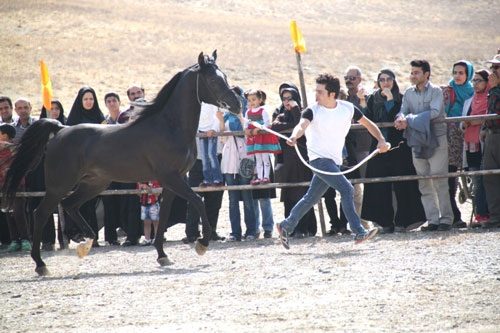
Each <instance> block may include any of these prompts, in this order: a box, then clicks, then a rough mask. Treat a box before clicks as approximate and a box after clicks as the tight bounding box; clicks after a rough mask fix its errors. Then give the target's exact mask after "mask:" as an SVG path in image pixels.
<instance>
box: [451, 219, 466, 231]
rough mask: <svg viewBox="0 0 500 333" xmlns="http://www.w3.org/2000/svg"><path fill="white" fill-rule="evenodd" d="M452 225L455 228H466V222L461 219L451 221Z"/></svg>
mask: <svg viewBox="0 0 500 333" xmlns="http://www.w3.org/2000/svg"><path fill="white" fill-rule="evenodd" d="M452 227H453V228H455V229H462V228H467V223H465V222H464V221H462V220H456V221H455V222H453V224H452Z"/></svg>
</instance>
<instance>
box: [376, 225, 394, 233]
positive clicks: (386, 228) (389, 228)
mask: <svg viewBox="0 0 500 333" xmlns="http://www.w3.org/2000/svg"><path fill="white" fill-rule="evenodd" d="M392 233H394V226H391V227H383V228H382V230H380V232H379V234H392Z"/></svg>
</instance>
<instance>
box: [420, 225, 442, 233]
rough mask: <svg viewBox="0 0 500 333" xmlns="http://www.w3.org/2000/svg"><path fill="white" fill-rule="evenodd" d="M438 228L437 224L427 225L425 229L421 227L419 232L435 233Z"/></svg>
mask: <svg viewBox="0 0 500 333" xmlns="http://www.w3.org/2000/svg"><path fill="white" fill-rule="evenodd" d="M438 228H439V224H429V225H428V226H427V227H422V228H420V230H422V231H437V230H438Z"/></svg>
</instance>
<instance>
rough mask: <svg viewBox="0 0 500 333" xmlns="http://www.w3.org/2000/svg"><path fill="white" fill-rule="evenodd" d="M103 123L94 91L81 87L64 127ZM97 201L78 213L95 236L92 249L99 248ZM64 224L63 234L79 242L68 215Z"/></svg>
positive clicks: (91, 201)
mask: <svg viewBox="0 0 500 333" xmlns="http://www.w3.org/2000/svg"><path fill="white" fill-rule="evenodd" d="M105 122H106V121H105V118H104V115H103V113H102V111H101V109H100V108H99V102H98V101H97V96H96V93H95V91H94V89H93V88H91V87H89V86H83V87H82V88H80V90H79V91H78V95H77V96H76V98H75V101H74V103H73V106H72V107H71V111H70V112H69V115H68V121H67V122H66V125H69V126H73V125H79V124H84V123H89V124H102V123H105ZM97 200H98V198H97V197H95V198H92V199H90V200H89V201H87V202H86V203H84V204H83V205H82V206H81V207H80V213H81V214H82V216H83V218H84V219H85V220H86V221H87V223H88V224H89V226H90V227H91V228H92V230H93V231H94V233H95V234H96V238H95V239H94V244H93V246H94V247H98V246H99V243H98V241H97V240H98V238H99V228H98V225H97V215H96V207H97ZM65 222H66V228H65V232H66V234H67V235H68V237H69V238H71V239H72V240H74V241H80V240H81V238H82V237H81V231H80V230H78V229H77V227H76V226H75V222H74V221H73V220H72V219H71V218H70V217H69V215H68V214H65Z"/></svg>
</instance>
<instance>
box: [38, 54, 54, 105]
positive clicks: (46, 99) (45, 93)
mask: <svg viewBox="0 0 500 333" xmlns="http://www.w3.org/2000/svg"><path fill="white" fill-rule="evenodd" d="M40 74H41V77H42V98H43V106H45V109H47V111H49V110H50V109H51V108H52V83H51V82H50V77H49V71H48V70H47V66H45V63H44V62H43V60H40Z"/></svg>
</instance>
